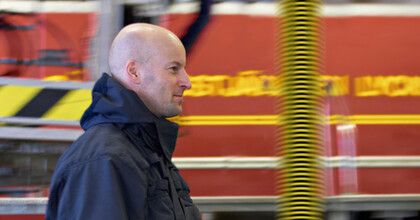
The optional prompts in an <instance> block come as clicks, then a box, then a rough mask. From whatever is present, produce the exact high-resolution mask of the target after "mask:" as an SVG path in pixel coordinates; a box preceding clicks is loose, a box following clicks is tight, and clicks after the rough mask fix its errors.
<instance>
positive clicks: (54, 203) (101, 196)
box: [46, 74, 201, 220]
mask: <svg viewBox="0 0 420 220" xmlns="http://www.w3.org/2000/svg"><path fill="white" fill-rule="evenodd" d="M92 97H93V99H92V104H91V105H90V107H89V108H88V109H87V110H86V112H85V113H84V115H83V117H82V120H81V125H82V128H83V129H84V130H85V133H84V134H83V135H82V136H81V137H80V138H79V139H78V140H77V141H75V142H74V143H73V144H72V145H71V146H70V147H69V149H68V150H67V151H66V152H65V153H64V154H63V155H62V156H61V158H60V159H59V161H58V164H57V167H56V169H55V172H54V176H53V178H52V183H51V188H50V198H49V202H48V207H47V213H46V217H47V219H65V220H71V219H92V220H107V219H112V220H124V219H147V220H153V219H158V220H166V219H176V220H181V219H188V220H190V219H191V220H195V219H201V215H200V213H199V211H198V209H197V208H196V207H195V206H194V204H193V202H192V200H191V198H190V195H189V187H188V185H187V183H186V182H185V181H184V180H183V178H182V177H181V176H180V175H179V173H178V170H177V168H176V167H175V166H174V165H173V164H172V162H171V158H172V153H173V151H174V148H175V143H176V139H177V132H178V125H177V124H175V123H173V122H170V121H168V120H166V119H163V118H157V117H156V116H155V115H153V114H152V113H151V112H150V111H149V110H148V109H147V107H146V106H145V105H144V104H143V102H142V101H141V100H140V98H138V96H137V94H136V93H135V92H133V91H131V90H128V89H126V88H125V87H123V86H122V85H121V84H119V83H118V82H117V81H116V80H114V79H113V78H112V77H110V76H108V75H106V74H104V75H103V76H102V77H101V79H99V80H98V82H97V83H96V84H95V87H94V88H93V91H92Z"/></svg>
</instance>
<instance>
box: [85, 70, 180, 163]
mask: <svg viewBox="0 0 420 220" xmlns="http://www.w3.org/2000/svg"><path fill="white" fill-rule="evenodd" d="M104 123H113V124H118V125H121V126H125V125H128V126H130V125H133V124H136V125H145V124H154V125H155V127H156V133H157V135H156V136H157V139H158V141H159V144H160V146H161V147H162V149H160V150H161V151H162V152H163V154H164V156H165V158H166V159H167V160H169V161H170V160H171V158H172V155H173V152H174V150H175V145H176V140H177V137H178V124H176V123H174V122H171V121H168V120H167V119H165V118H159V117H157V116H155V115H154V114H153V113H152V112H151V111H150V110H149V109H148V108H147V107H146V105H145V104H144V103H143V102H142V101H141V99H140V98H139V97H138V95H137V94H136V93H135V92H134V91H132V90H129V89H127V88H125V87H124V86H123V85H121V84H120V83H119V82H118V81H116V80H115V79H113V78H112V77H110V76H108V75H107V74H105V73H104V74H103V75H102V77H101V78H100V79H99V80H98V81H97V82H96V83H95V86H94V87H93V90H92V103H91V105H90V106H89V108H88V109H87V110H86V111H85V113H84V114H83V117H82V119H81V120H80V124H81V126H82V128H83V129H84V130H87V129H89V128H90V127H92V126H94V125H97V124H104ZM147 127H149V126H147ZM153 133H154V132H153Z"/></svg>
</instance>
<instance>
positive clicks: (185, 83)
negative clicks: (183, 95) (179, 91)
mask: <svg viewBox="0 0 420 220" xmlns="http://www.w3.org/2000/svg"><path fill="white" fill-rule="evenodd" d="M179 85H180V86H181V87H183V88H184V89H191V81H190V77H189V76H188V73H187V71H185V69H183V71H182V73H181V74H180V79H179Z"/></svg>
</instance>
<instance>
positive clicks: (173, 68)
mask: <svg viewBox="0 0 420 220" xmlns="http://www.w3.org/2000/svg"><path fill="white" fill-rule="evenodd" d="M169 69H171V70H172V71H174V72H176V71H178V67H176V66H173V67H170V68H169Z"/></svg>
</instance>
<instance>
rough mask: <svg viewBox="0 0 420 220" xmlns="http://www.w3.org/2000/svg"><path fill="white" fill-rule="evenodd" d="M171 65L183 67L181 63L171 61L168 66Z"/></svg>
mask: <svg viewBox="0 0 420 220" xmlns="http://www.w3.org/2000/svg"><path fill="white" fill-rule="evenodd" d="M171 64H175V65H177V66H184V65H183V64H182V63H180V62H178V61H171V62H169V63H168V65H171Z"/></svg>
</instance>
